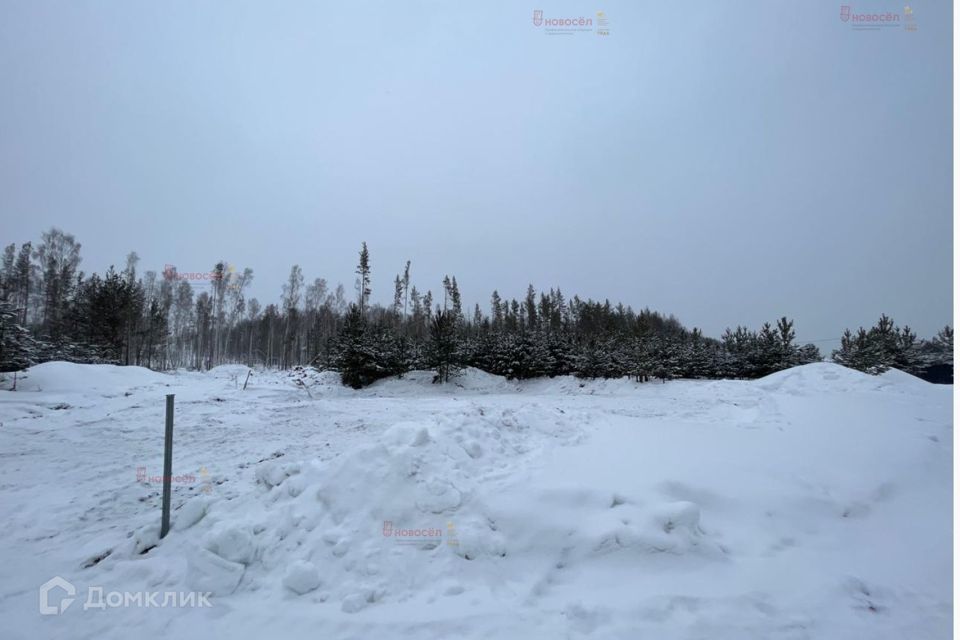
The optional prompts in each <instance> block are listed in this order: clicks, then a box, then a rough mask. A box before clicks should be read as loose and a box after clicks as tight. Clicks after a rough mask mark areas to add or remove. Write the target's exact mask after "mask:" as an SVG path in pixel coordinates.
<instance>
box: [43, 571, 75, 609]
mask: <svg viewBox="0 0 960 640" xmlns="http://www.w3.org/2000/svg"><path fill="white" fill-rule="evenodd" d="M54 589H63V590H64V591H65V592H66V594H67V596H68V597H65V598H61V599H60V603H59V604H58V605H56V606H54V605H52V604H50V600H51V597H50V592H51V591H52V590H54ZM76 595H77V588H76V587H75V586H73V585H72V584H70V583H69V582H68V581H67V580H65V579H63V578H61V577H60V576H54V577H53V578H51V579H49V580H47V581H46V582H44V583H43V584H42V585H40V615H42V616H56V615H60V614H61V613H63V612H64V611H66V610H67V608H68V607H69V606H70V605H71V604H73V601H74V600H76V597H75V596H76Z"/></svg>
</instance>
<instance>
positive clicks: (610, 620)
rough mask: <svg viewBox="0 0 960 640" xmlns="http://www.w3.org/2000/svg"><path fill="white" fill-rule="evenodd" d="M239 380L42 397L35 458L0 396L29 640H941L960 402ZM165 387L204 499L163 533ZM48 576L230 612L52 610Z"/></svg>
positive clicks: (677, 386)
mask: <svg viewBox="0 0 960 640" xmlns="http://www.w3.org/2000/svg"><path fill="white" fill-rule="evenodd" d="M241 373H242V374H243V376H245V375H246V370H245V369H243V370H236V371H234V370H226V369H223V368H220V369H218V370H215V371H214V372H211V373H210V374H189V373H180V374H178V375H177V376H169V377H168V378H169V379H170V380H172V382H171V383H170V384H171V385H172V386H171V387H169V389H168V388H167V387H166V386H165V384H166V383H165V384H164V386H162V387H149V386H147V387H143V386H139V387H138V386H131V385H132V384H136V383H139V382H140V381H139V380H138V379H136V378H133V379H131V380H130V381H128V382H126V383H121V382H120V381H117V385H118V387H117V388H116V389H115V391H116V394H115V396H114V398H113V400H111V402H112V404H110V406H109V407H107V406H105V407H103V409H102V411H101V414H99V415H97V414H96V413H95V409H93V408H89V407H88V408H84V409H83V410H82V411H79V410H78V411H56V412H55V411H52V410H48V409H46V408H44V407H43V406H40V405H42V400H41V399H37V402H38V407H37V408H35V411H36V412H38V413H41V412H42V415H44V416H45V419H47V420H49V421H51V422H52V426H50V427H49V428H48V429H47V430H46V431H45V432H44V437H43V439H42V440H40V439H38V436H37V432H36V431H35V430H34V428H33V425H35V422H36V421H35V420H28V419H25V418H23V417H21V414H19V413H17V412H13V411H8V408H10V407H12V406H13V405H12V404H10V403H13V402H14V401H15V402H16V403H17V406H18V407H19V406H21V405H22V403H23V402H24V400H23V397H25V396H26V394H24V395H22V396H17V394H14V393H9V394H6V395H3V396H0V412H4V415H5V416H6V417H4V418H3V423H4V427H3V429H2V430H0V446H2V450H3V451H5V452H8V453H9V454H10V455H11V456H13V457H12V458H11V460H12V461H13V463H12V464H11V465H10V466H9V467H7V468H4V469H0V483H2V486H4V487H5V492H6V496H5V498H6V500H5V502H7V503H8V504H9V505H10V513H11V516H10V527H11V529H10V530H11V531H13V532H15V534H14V537H13V539H12V540H11V541H10V543H9V544H6V545H4V547H3V548H2V551H0V554H2V555H0V561H3V562H4V565H5V567H7V568H8V571H7V573H6V574H5V575H4V576H2V577H0V590H2V591H0V613H2V614H3V615H4V617H5V619H6V620H7V621H8V623H7V626H8V629H7V633H9V634H11V635H10V637H14V638H19V637H23V638H27V637H36V636H37V635H38V634H40V635H44V636H56V635H58V634H59V635H62V636H64V637H66V636H69V637H80V638H84V637H90V638H94V637H113V636H115V635H119V634H120V633H122V631H121V630H122V629H124V628H126V627H128V626H131V625H136V626H138V628H139V629H140V631H141V633H142V634H143V635H146V636H147V637H153V636H159V635H164V636H170V637H173V636H177V637H187V638H201V637H203V638H207V637H210V635H214V636H218V637H219V636H231V637H237V638H245V637H250V638H253V637H261V636H263V635H270V634H275V635H276V634H279V635H281V636H283V637H293V638H301V637H302V638H315V637H324V638H340V637H343V638H361V637H374V636H379V635H385V634H389V635H397V636H402V637H408V638H435V637H466V638H471V637H525V638H527V637H530V638H557V637H571V638H578V637H601V638H632V637H657V638H702V637H709V638H737V639H740V638H748V637H756V638H765V639H766V638H813V637H816V638H838V639H840V638H843V639H846V638H853V637H870V638H901V637H910V638H947V637H949V634H950V630H951V620H952V608H951V602H952V576H951V561H952V542H951V535H952V518H951V505H952V485H951V466H952V442H953V438H952V422H951V413H950V409H951V400H952V388H950V387H940V386H935V385H930V384H927V383H924V382H922V381H919V380H916V379H915V378H912V377H910V376H907V375H906V374H902V373H900V372H888V373H887V374H884V375H883V376H877V377H873V376H866V375H863V374H860V373H858V372H855V371H850V370H847V369H843V368H841V367H838V366H836V365H828V364H817V365H809V366H806V367H800V368H797V369H793V370H789V371H785V372H781V373H778V374H775V375H774V376H769V377H767V378H765V379H763V380H757V381H751V382H748V381H712V382H701V381H676V382H671V383H667V384H660V383H659V382H658V383H648V384H637V383H635V382H633V381H628V380H619V381H581V380H576V379H573V378H560V379H556V380H537V381H530V382H523V383H517V382H510V381H506V380H503V379H500V378H496V377H495V376H488V375H487V374H483V373H482V372H477V371H470V370H468V371H466V372H464V374H462V375H461V376H460V377H459V378H458V384H451V385H442V386H441V385H434V384H432V378H430V377H428V374H427V372H419V373H416V374H413V375H410V376H407V377H405V379H403V380H385V381H381V382H380V383H378V384H376V385H374V386H373V387H371V388H369V389H365V390H362V391H359V392H354V391H351V390H345V389H343V388H342V387H337V386H335V380H334V379H333V378H332V377H331V375H330V374H317V373H315V372H302V373H298V372H294V373H293V374H291V373H290V372H285V373H281V372H265V371H257V372H254V375H253V376H252V377H251V381H250V384H249V386H248V389H247V390H246V391H243V390H242V389H241V388H239V387H240V385H242V382H243V380H242V377H241V380H240V385H238V384H237V382H236V380H235V378H236V377H237V375H239V374H241ZM96 375H100V374H96ZM137 375H139V374H137ZM291 375H293V377H294V379H296V378H297V376H299V379H300V380H301V381H302V382H303V383H304V384H302V385H301V384H297V383H292V382H291ZM83 377H84V376H79V377H78V378H76V382H78V383H79V381H80V380H81V379H82V378H83ZM165 380H167V379H166V378H165ZM124 385H126V386H124ZM304 387H306V388H308V389H310V393H309V394H308V393H306V391H305V389H304ZM166 392H176V393H177V394H178V398H180V397H183V398H184V401H183V403H182V404H181V405H179V409H178V415H177V425H178V431H177V434H178V435H177V437H178V440H177V441H176V442H177V444H176V447H177V449H176V451H177V454H176V455H177V456H179V457H177V458H176V459H177V460H178V461H179V463H178V464H177V465H175V473H180V474H181V477H189V476H191V475H195V476H196V481H195V482H189V481H188V482H186V483H184V484H182V485H181V484H178V485H175V486H174V508H175V510H174V514H173V528H172V530H171V532H170V534H169V535H168V536H167V537H166V538H165V539H163V540H162V541H161V540H160V539H159V535H158V519H159V511H158V505H159V492H158V489H159V487H158V486H157V485H156V484H153V483H151V482H150V481H149V477H150V474H151V473H153V470H154V469H155V468H156V466H157V453H158V452H159V451H158V450H159V448H160V442H161V441H160V439H159V437H158V435H159V431H160V429H158V427H159V426H160V425H161V424H162V413H161V412H160V411H159V409H158V408H157V407H156V406H155V405H156V404H157V400H158V399H159V398H161V397H162V395H161V394H162V393H166ZM17 393H19V392H17ZM128 393H129V394H130V395H127V394H128ZM33 395H36V396H43V394H42V393H38V394H33ZM13 396H17V397H16V398H15V399H14V398H13ZM31 397H32V395H31ZM108 404H109V403H108ZM74 414H76V415H74ZM80 422H82V423H83V424H85V425H87V426H88V428H85V429H83V430H82V431H79V432H72V431H71V427H72V426H74V425H75V424H78V423H80ZM92 424H95V425H97V428H95V429H91V428H89V425H92ZM61 431H63V434H62V436H61V435H60V432H61ZM141 460H143V461H144V462H143V464H144V465H146V466H147V467H148V469H149V470H150V471H149V472H148V473H147V481H144V480H143V479H142V478H141V479H139V480H136V479H135V477H134V472H135V470H134V467H135V466H137V465H138V464H140V462H139V461H141ZM45 474H54V475H55V476H56V477H57V478H58V481H61V482H63V483H64V484H65V488H62V489H60V490H59V493H58V494H57V495H64V497H63V498H59V497H56V496H54V495H53V494H51V493H50V491H49V487H50V483H49V481H46V482H44V478H46V477H47V476H46V475H45ZM54 575H59V576H62V577H63V578H65V579H67V580H69V581H70V582H71V584H74V585H76V586H77V588H78V589H86V588H88V587H90V586H99V587H102V589H103V590H104V592H110V591H117V592H141V593H148V592H151V591H161V592H170V591H173V592H189V593H208V594H210V602H211V603H212V606H211V607H193V608H191V607H185V608H174V609H164V608H155V609H149V608H142V607H117V608H110V609H109V610H107V611H92V610H84V609H83V608H82V607H79V606H75V607H74V608H72V609H70V610H69V611H67V612H65V613H64V614H63V615H59V616H40V615H39V614H38V612H37V611H36V592H35V591H34V589H35V588H36V587H37V586H38V585H39V584H41V583H43V582H44V581H46V580H47V579H49V578H50V577H52V576H54Z"/></svg>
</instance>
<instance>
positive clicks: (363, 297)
mask: <svg viewBox="0 0 960 640" xmlns="http://www.w3.org/2000/svg"><path fill="white" fill-rule="evenodd" d="M357 275H358V276H360V278H359V279H358V281H357V297H358V304H359V305H360V307H359V308H360V315H364V314H365V313H366V308H367V300H369V298H370V252H369V251H367V243H366V242H364V243H363V245H362V246H361V248H360V263H359V264H358V265H357Z"/></svg>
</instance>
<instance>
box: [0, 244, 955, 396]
mask: <svg viewBox="0 0 960 640" xmlns="http://www.w3.org/2000/svg"><path fill="white" fill-rule="evenodd" d="M79 266H80V244H79V243H78V242H77V241H76V239H75V238H74V237H73V236H72V235H70V234H68V233H64V232H63V231H60V230H59V229H51V230H50V231H47V232H45V233H43V234H42V238H41V241H40V242H39V243H38V244H36V246H34V244H33V243H30V242H27V243H24V244H22V245H20V246H19V247H17V245H15V244H10V245H8V246H6V247H5V249H4V250H3V254H2V264H0V371H5V372H9V371H17V370H21V369H23V368H26V367H28V366H30V365H32V364H34V363H38V362H43V361H48V360H67V361H72V362H84V363H114V364H126V365H140V366H145V367H150V368H152V369H159V370H168V369H178V368H191V369H208V368H210V367H213V366H216V365H220V364H225V363H243V364H246V365H249V366H266V367H279V368H292V367H296V366H315V367H318V368H323V369H331V370H335V371H338V372H340V373H341V375H342V378H343V381H344V383H345V384H348V385H350V386H353V387H362V386H365V385H367V384H369V383H371V382H373V381H375V380H377V379H380V378H384V377H388V376H397V375H402V374H403V373H405V372H407V371H411V370H417V369H431V370H433V371H435V372H436V377H435V379H436V380H437V381H438V382H443V381H446V380H448V379H449V377H450V376H451V375H452V374H453V373H455V372H456V371H457V370H459V369H461V368H464V367H476V368H479V369H482V370H484V371H487V372H490V373H494V374H498V375H503V376H506V377H508V378H512V379H527V378H535V377H540V376H557V375H567V374H572V375H576V376H580V377H588V378H596V377H605V378H616V377H623V376H631V377H633V378H635V379H637V380H638V381H647V380H652V379H658V380H669V379H672V378H757V377H761V376H764V375H767V374H769V373H772V372H775V371H779V370H782V369H785V368H788V367H792V366H795V365H799V364H805V363H810V362H817V361H820V360H821V359H822V358H821V355H820V352H819V350H818V349H817V347H816V346H814V345H812V344H806V345H800V344H797V343H796V340H795V331H794V327H793V322H792V321H791V320H789V319H787V318H780V319H779V320H777V321H776V322H773V323H767V324H764V325H763V326H761V327H759V328H758V329H756V330H752V329H748V328H745V327H737V328H736V329H728V330H727V331H726V332H725V333H724V334H723V335H722V336H721V337H720V338H712V337H708V336H705V335H703V333H702V332H701V331H700V330H698V329H696V328H693V329H687V328H685V327H684V326H683V325H682V324H681V323H680V322H679V321H678V320H677V319H676V318H675V317H673V316H665V315H662V314H660V313H658V312H656V311H651V310H649V309H643V310H641V311H634V310H633V309H632V308H630V307H628V306H624V305H622V304H616V305H614V304H612V303H610V302H609V301H603V302H600V301H594V300H589V299H587V300H584V299H581V298H579V297H578V296H573V297H572V298H569V299H568V298H566V297H565V296H564V294H563V293H561V291H560V289H550V290H549V291H540V292H538V291H536V290H535V289H534V288H533V286H529V287H528V289H527V293H526V296H525V297H524V298H523V299H521V300H516V299H505V298H501V296H500V295H499V293H498V292H497V291H494V292H493V293H492V295H491V298H490V303H489V307H488V308H487V309H481V307H480V306H479V305H476V306H475V307H474V308H473V309H464V308H463V305H462V301H461V295H460V289H459V285H458V283H457V280H456V278H455V277H449V276H448V277H445V278H444V279H443V282H442V283H441V285H440V287H439V288H438V290H437V293H436V294H434V292H433V291H432V290H430V289H426V290H423V289H418V288H417V286H416V284H414V282H413V279H412V275H411V264H410V262H407V263H406V264H405V265H404V268H403V269H401V271H400V273H398V274H397V275H396V277H395V278H394V290H393V292H392V294H393V296H392V304H390V305H389V306H383V305H380V304H376V303H372V302H371V298H370V296H371V288H370V287H371V285H370V282H371V273H372V268H371V258H370V254H369V252H368V250H367V247H366V244H365V243H364V244H363V246H362V248H361V250H360V254H359V258H358V263H357V265H356V274H357V280H356V283H355V287H354V291H353V292H351V294H349V295H348V294H347V293H346V290H345V289H344V287H343V285H337V286H336V287H331V286H329V284H328V283H327V282H326V280H324V279H323V278H316V279H314V280H312V281H309V282H308V281H306V279H305V278H304V275H303V272H302V270H301V269H300V267H299V266H297V265H294V266H293V267H292V268H291V271H290V276H289V278H288V280H287V282H286V283H285V284H284V285H283V288H282V295H281V296H280V301H279V303H270V304H266V305H265V306H263V305H261V303H260V302H259V301H258V300H257V299H256V298H252V297H250V298H248V296H247V291H248V289H249V287H250V284H251V282H252V280H253V271H252V270H251V269H243V270H242V271H238V270H237V269H235V268H234V267H232V266H231V265H230V264H229V263H228V262H226V261H219V262H217V263H216V264H215V265H214V266H213V268H212V269H211V270H210V271H209V272H204V273H182V272H179V271H177V269H176V267H175V266H172V265H168V266H166V267H165V268H164V269H163V271H161V272H159V273H158V272H157V271H151V270H146V271H142V272H141V271H140V270H139V269H138V267H139V259H138V257H137V255H136V253H130V254H129V255H128V256H127V259H126V263H125V266H124V268H123V269H122V270H117V269H115V268H113V267H111V268H110V269H109V270H107V272H106V273H104V274H96V273H93V274H90V275H86V274H84V273H83V272H82V271H80V269H79ZM832 355H833V358H834V360H835V361H837V362H839V363H841V364H844V365H846V366H849V367H852V368H855V369H859V370H861V371H866V372H869V373H880V372H882V371H884V370H886V369H887V368H890V367H896V368H899V369H903V370H905V371H908V372H910V373H914V374H916V375H919V376H921V377H927V378H930V379H936V381H939V382H947V381H949V382H952V375H953V373H952V371H953V332H952V329H951V328H950V327H946V328H944V329H943V330H942V331H941V332H940V333H939V334H938V335H937V336H934V337H933V338H931V339H929V340H920V339H918V338H917V336H916V335H915V334H914V333H913V332H912V331H911V330H910V329H909V328H908V327H903V328H899V327H897V326H895V325H894V323H893V321H892V320H890V319H889V318H887V317H886V316H882V317H881V318H880V320H879V321H878V323H877V325H876V326H875V327H872V328H871V329H869V330H865V329H860V330H859V331H858V332H856V333H852V332H850V331H847V332H846V333H845V334H844V336H843V338H842V340H841V345H840V348H839V349H837V350H836V351H834V353H833V354H832ZM948 375H949V380H947V379H946V377H947V376H948Z"/></svg>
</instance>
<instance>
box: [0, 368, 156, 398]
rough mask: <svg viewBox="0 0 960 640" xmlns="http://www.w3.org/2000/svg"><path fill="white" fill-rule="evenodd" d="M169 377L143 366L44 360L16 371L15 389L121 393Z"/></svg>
mask: <svg viewBox="0 0 960 640" xmlns="http://www.w3.org/2000/svg"><path fill="white" fill-rule="evenodd" d="M168 378H169V376H168V375H166V374H163V373H157V372H156V371H151V370H150V369H147V368H145V367H119V366H116V365H112V364H100V365H87V364H75V363H73V362H44V363H43V364H38V365H36V366H34V367H31V368H30V369H29V370H28V371H26V372H24V373H21V374H19V376H18V380H17V390H18V391H44V392H48V393H49V392H59V393H91V392H107V393H122V392H123V391H124V390H129V389H135V388H137V387H143V386H148V385H153V384H158V383H159V384H162V383H165V382H167V381H168ZM11 386H12V385H11Z"/></svg>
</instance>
